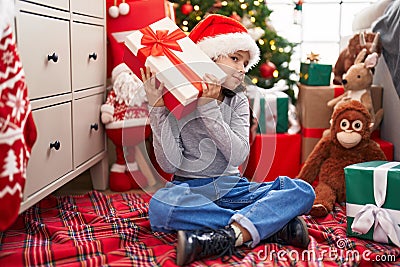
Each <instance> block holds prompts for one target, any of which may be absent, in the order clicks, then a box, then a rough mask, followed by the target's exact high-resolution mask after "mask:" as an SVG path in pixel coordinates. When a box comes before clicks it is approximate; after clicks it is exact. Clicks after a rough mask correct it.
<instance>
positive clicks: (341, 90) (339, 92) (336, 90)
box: [333, 86, 344, 98]
mask: <svg viewBox="0 0 400 267" xmlns="http://www.w3.org/2000/svg"><path fill="white" fill-rule="evenodd" d="M343 94H344V88H343V86H335V87H334V88H333V98H336V97H338V96H340V95H343Z"/></svg>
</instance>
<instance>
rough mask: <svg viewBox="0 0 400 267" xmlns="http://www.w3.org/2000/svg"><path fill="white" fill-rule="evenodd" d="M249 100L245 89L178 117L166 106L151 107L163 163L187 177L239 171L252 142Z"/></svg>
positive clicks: (157, 149)
mask: <svg viewBox="0 0 400 267" xmlns="http://www.w3.org/2000/svg"><path fill="white" fill-rule="evenodd" d="M249 116H250V114H249V102H248V99H247V97H246V96H245V94H244V93H243V92H240V93H238V94H237V95H236V96H234V97H232V98H228V97H225V99H224V101H223V102H222V103H221V104H218V103H217V101H216V100H213V101H211V102H209V103H207V104H205V105H203V106H200V107H197V109H196V110H195V111H194V112H192V113H191V114H189V115H188V116H186V117H184V118H182V119H181V120H177V119H176V118H175V117H174V116H173V115H172V114H171V113H170V112H169V111H168V110H167V109H166V108H165V107H151V111H150V125H151V129H152V131H153V146H154V152H155V155H156V159H157V162H158V164H159V165H160V167H161V168H162V169H163V170H164V171H165V172H167V173H174V174H175V175H178V176H182V177H187V178H207V177H217V176H222V175H236V174H238V173H239V170H238V166H239V165H240V164H242V163H243V162H244V160H245V159H246V157H247V155H248V153H249V150H250V146H249V126H250V123H249Z"/></svg>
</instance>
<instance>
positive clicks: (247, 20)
mask: <svg viewBox="0 0 400 267" xmlns="http://www.w3.org/2000/svg"><path fill="white" fill-rule="evenodd" d="M172 2H174V3H175V6H176V23H177V24H178V26H179V27H180V28H181V29H182V30H183V31H185V32H190V31H191V29H192V28H193V27H194V26H195V25H196V24H197V23H198V22H199V21H200V20H201V19H202V18H203V17H204V16H206V15H207V14H210V13H216V14H222V15H225V16H229V17H231V18H234V19H237V20H239V21H240V22H241V23H242V24H243V25H244V26H246V28H247V29H248V30H249V33H250V35H251V36H252V37H253V39H254V40H256V42H257V45H258V46H259V48H260V52H261V60H260V62H259V63H258V64H257V66H255V67H253V68H252V69H251V70H250V71H249V73H248V77H249V78H250V80H251V82H252V83H253V84H256V85H257V86H260V87H263V88H271V87H272V86H273V85H274V84H275V83H276V82H277V81H279V80H281V79H284V80H285V81H286V82H287V84H288V85H289V90H287V91H286V93H288V94H289V95H290V96H291V97H292V100H294V93H293V85H294V84H295V82H296V81H295V80H294V79H295V78H294V79H293V77H296V75H295V71H294V70H290V69H289V62H290V59H291V56H292V54H293V48H294V47H295V46H296V44H294V43H291V42H289V41H288V40H286V39H285V38H283V37H282V36H279V35H278V34H277V32H276V31H275V29H274V28H273V27H272V26H271V24H270V22H269V19H268V18H269V16H270V14H271V13H272V10H270V9H269V8H268V6H267V4H266V3H265V1H264V0H222V1H220V0H190V1H188V0H175V1H172Z"/></svg>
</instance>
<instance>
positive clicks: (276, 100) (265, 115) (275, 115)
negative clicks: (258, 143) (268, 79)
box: [247, 86, 289, 134]
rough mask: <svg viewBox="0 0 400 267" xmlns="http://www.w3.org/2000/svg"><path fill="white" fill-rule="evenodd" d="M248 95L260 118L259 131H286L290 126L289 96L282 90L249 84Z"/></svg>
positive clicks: (265, 132)
mask: <svg viewBox="0 0 400 267" xmlns="http://www.w3.org/2000/svg"><path fill="white" fill-rule="evenodd" d="M247 95H248V97H249V99H250V105H251V108H252V110H253V113H254V114H255V116H256V117H257V120H258V128H257V133H261V134H267V133H286V132H287V131H288V127H289V119H288V111H289V96H288V95H287V94H285V93H284V92H281V91H276V90H272V89H264V88H260V87H257V86H248V89H247Z"/></svg>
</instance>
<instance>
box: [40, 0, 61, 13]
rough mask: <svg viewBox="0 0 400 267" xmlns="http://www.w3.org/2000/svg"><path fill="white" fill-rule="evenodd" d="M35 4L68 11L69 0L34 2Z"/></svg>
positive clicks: (41, 0)
mask: <svg viewBox="0 0 400 267" xmlns="http://www.w3.org/2000/svg"><path fill="white" fill-rule="evenodd" d="M35 2H36V3H38V4H41V5H45V6H49V7H55V8H59V9H62V10H66V11H68V10H69V0H36V1H35Z"/></svg>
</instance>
